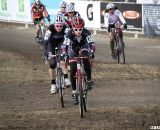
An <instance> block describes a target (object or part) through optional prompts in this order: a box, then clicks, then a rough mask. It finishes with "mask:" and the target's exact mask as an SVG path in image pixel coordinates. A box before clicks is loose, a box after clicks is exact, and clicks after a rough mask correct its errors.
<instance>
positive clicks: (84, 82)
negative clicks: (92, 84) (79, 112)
mask: <svg viewBox="0 0 160 130" xmlns="http://www.w3.org/2000/svg"><path fill="white" fill-rule="evenodd" d="M87 103H88V102H87V83H86V77H84V80H83V107H84V111H85V112H87Z"/></svg>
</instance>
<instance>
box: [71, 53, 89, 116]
mask: <svg viewBox="0 0 160 130" xmlns="http://www.w3.org/2000/svg"><path fill="white" fill-rule="evenodd" d="M83 59H89V60H91V58H90V57H81V56H78V57H74V58H73V59H69V62H72V61H76V62H77V72H76V74H75V77H76V90H77V95H78V102H79V111H80V116H81V118H83V117H84V111H85V112H87V101H88V100H87V93H88V89H87V78H86V73H85V71H84V65H83ZM90 63H92V62H90Z"/></svg>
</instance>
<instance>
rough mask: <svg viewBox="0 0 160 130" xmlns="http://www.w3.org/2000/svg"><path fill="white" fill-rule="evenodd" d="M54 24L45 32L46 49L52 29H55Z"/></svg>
mask: <svg viewBox="0 0 160 130" xmlns="http://www.w3.org/2000/svg"><path fill="white" fill-rule="evenodd" d="M53 28H54V26H53V25H52V24H51V25H50V26H49V27H48V30H47V31H46V33H45V36H44V45H45V49H47V46H48V42H49V39H50V37H51V34H52V31H51V30H53Z"/></svg>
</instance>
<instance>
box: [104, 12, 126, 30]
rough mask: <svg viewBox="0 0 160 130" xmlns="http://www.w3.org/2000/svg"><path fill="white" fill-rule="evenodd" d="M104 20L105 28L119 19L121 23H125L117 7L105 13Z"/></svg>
mask: <svg viewBox="0 0 160 130" xmlns="http://www.w3.org/2000/svg"><path fill="white" fill-rule="evenodd" d="M104 21H105V26H106V28H108V26H113V25H114V24H115V23H116V22H119V21H120V22H122V24H125V23H126V21H125V19H124V17H123V16H122V13H121V12H120V11H119V10H118V9H116V10H114V13H113V14H109V13H106V14H105V15H104Z"/></svg>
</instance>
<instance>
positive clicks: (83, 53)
mask: <svg viewBox="0 0 160 130" xmlns="http://www.w3.org/2000/svg"><path fill="white" fill-rule="evenodd" d="M80 53H81V56H82V57H88V56H89V51H88V49H82V50H81V52H80Z"/></svg>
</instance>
